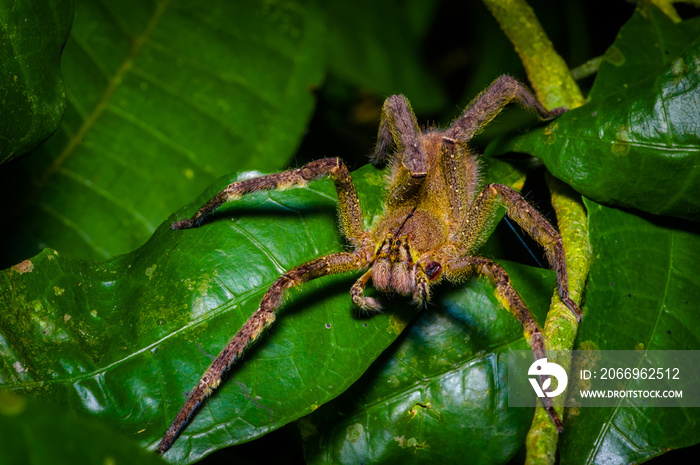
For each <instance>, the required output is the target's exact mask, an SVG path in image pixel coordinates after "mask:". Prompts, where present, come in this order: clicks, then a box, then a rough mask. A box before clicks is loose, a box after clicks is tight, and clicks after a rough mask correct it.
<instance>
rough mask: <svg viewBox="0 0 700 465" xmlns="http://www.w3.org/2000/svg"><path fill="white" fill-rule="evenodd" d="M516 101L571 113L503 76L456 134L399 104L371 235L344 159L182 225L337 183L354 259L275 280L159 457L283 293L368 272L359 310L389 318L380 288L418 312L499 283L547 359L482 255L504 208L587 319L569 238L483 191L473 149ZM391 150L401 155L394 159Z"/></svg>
mask: <svg viewBox="0 0 700 465" xmlns="http://www.w3.org/2000/svg"><path fill="white" fill-rule="evenodd" d="M511 101H515V102H516V103H518V104H520V105H521V106H523V107H525V108H526V109H528V110H531V111H533V112H535V113H536V114H537V115H538V116H539V117H540V118H541V119H552V118H555V117H557V116H559V115H560V114H562V113H563V112H564V111H566V109H565V108H557V109H554V110H552V111H548V110H546V109H545V108H544V107H543V106H542V105H541V104H540V103H539V101H538V100H537V98H536V97H535V96H534V95H533V93H532V92H531V91H530V90H529V89H528V88H527V87H525V86H524V85H523V84H521V83H520V82H518V81H517V80H515V79H514V78H512V77H510V76H505V75H504V76H501V77H499V78H498V79H496V80H495V81H494V82H493V83H492V84H491V85H490V86H489V87H488V88H487V89H486V90H485V91H483V92H482V93H481V94H479V95H478V96H477V97H476V98H475V99H474V100H472V102H471V103H470V104H469V105H468V106H467V108H466V109H465V110H464V112H463V113H462V115H461V116H460V117H459V118H457V119H456V120H455V121H454V122H453V123H452V125H451V126H450V127H449V128H448V129H446V130H444V131H441V130H425V131H421V129H420V128H419V127H418V123H417V121H416V118H415V116H414V114H413V110H412V109H411V106H410V104H409V103H408V100H406V98H405V97H404V96H402V95H393V96H391V97H389V98H388V99H387V100H386V101H385V103H384V106H383V108H382V116H381V122H380V125H379V134H378V141H377V145H376V149H375V153H374V156H373V162H375V163H381V162H384V161H387V162H388V163H389V165H390V166H389V172H390V179H389V182H388V188H387V197H386V204H385V211H384V214H383V216H382V218H381V219H380V220H379V221H378V222H377V224H376V225H375V226H374V227H373V228H372V229H370V230H363V226H362V211H361V209H360V203H359V200H358V197H357V193H356V192H355V186H354V185H353V182H352V179H351V178H350V173H349V172H348V169H347V168H346V167H345V164H344V163H343V162H342V161H341V160H340V159H339V158H324V159H321V160H317V161H313V162H311V163H308V164H306V165H304V166H302V167H301V168H297V169H293V170H289V171H285V172H282V173H277V174H270V175H266V176H261V177H258V178H254V179H248V180H244V181H238V182H234V183H232V184H230V185H229V186H227V187H226V188H225V189H224V190H222V191H221V192H219V193H218V194H217V195H216V196H215V197H214V198H212V199H211V200H210V201H209V202H207V203H206V204H205V205H204V206H203V207H201V208H200V209H199V210H198V211H197V212H196V213H195V214H194V216H192V217H191V218H189V219H184V220H180V221H177V222H175V223H173V224H172V226H171V227H172V229H176V230H177V229H187V228H192V227H196V226H199V225H200V224H202V222H203V221H204V219H205V218H206V217H207V216H208V215H209V214H211V213H212V212H213V211H214V210H216V209H217V208H218V207H219V206H220V205H221V204H223V203H224V202H229V201H232V200H236V199H238V198H240V197H241V196H243V195H245V194H248V193H251V192H255V191H260V190H270V189H286V188H292V187H303V186H305V185H307V184H308V183H309V182H310V181H313V180H316V179H319V178H322V177H324V176H327V175H330V177H331V179H332V180H333V182H334V183H335V188H336V190H337V193H338V210H339V217H340V219H339V221H340V229H341V232H342V233H343V235H344V236H345V237H346V238H347V240H348V242H349V244H350V246H351V249H352V250H351V251H349V252H340V253H334V254H330V255H327V256H325V257H320V258H316V259H314V260H311V261H309V262H307V263H304V264H303V265H299V266H297V267H296V268H293V269H291V270H290V271H288V272H286V273H284V274H283V275H282V276H280V277H279V278H277V280H276V281H275V282H274V283H273V284H272V286H271V287H270V288H269V289H268V291H267V292H266V293H265V295H264V297H263V299H262V302H261V303H260V307H259V308H258V309H257V310H256V311H255V313H253V315H252V316H251V317H250V318H249V319H248V320H247V321H246V322H245V323H244V325H243V327H242V328H241V329H240V330H239V331H238V332H237V333H236V334H235V335H234V336H233V338H232V339H231V341H230V342H229V343H228V345H227V346H226V347H225V348H224V349H223V351H222V352H221V353H220V354H219V355H218V357H217V358H216V359H215V360H214V361H213V362H212V364H211V366H210V367H209V368H208V369H207V371H206V372H205V373H204V375H203V376H202V378H201V380H200V381H199V383H198V384H197V387H196V388H195V389H194V391H193V392H192V393H191V394H190V395H189V398H188V399H187V401H186V402H185V405H184V406H183V407H182V409H181V410H180V412H179V413H178V414H177V416H176V417H175V420H174V421H173V422H172V424H171V426H170V428H169V429H168V431H167V432H166V433H165V435H164V436H163V438H162V440H161V442H160V444H159V445H158V451H159V452H160V453H161V454H162V453H164V452H165V451H167V450H168V449H169V448H170V446H171V445H172V444H173V442H174V441H175V440H176V439H177V437H178V436H179V434H180V432H181V431H182V430H183V429H184V428H185V426H186V425H187V423H188V422H189V421H190V419H191V418H192V416H193V415H194V413H195V411H196V410H197V408H198V407H199V405H200V404H201V403H202V402H203V401H204V399H206V398H207V397H208V396H209V395H211V393H212V392H213V390H214V389H216V388H217V387H218V386H219V384H220V383H221V380H222V377H223V375H224V374H225V373H226V371H227V370H228V369H229V368H230V367H231V366H232V365H233V364H234V363H235V362H236V360H238V358H240V357H241V355H242V354H243V351H244V350H245V349H246V348H247V347H248V346H249V345H250V344H251V343H252V342H253V341H255V340H256V339H257V338H258V337H259V336H260V334H261V333H262V332H263V330H265V329H266V328H267V327H269V326H270V325H271V324H272V323H273V322H274V321H275V318H276V314H277V311H278V310H279V308H280V306H281V304H282V298H283V294H284V292H285V291H286V290H287V289H289V288H291V287H294V286H300V285H302V284H304V283H306V282H308V281H310V280H312V279H316V278H319V277H321V276H328V275H332V274H337V273H345V272H357V271H364V273H363V274H362V276H361V277H360V278H359V279H358V280H357V281H356V282H355V284H354V285H353V286H352V288H351V289H350V295H351V298H352V301H353V303H354V304H355V305H356V306H357V307H359V308H360V309H362V310H363V311H365V312H370V313H371V312H378V311H380V309H381V304H380V302H379V301H378V300H377V299H374V298H372V297H368V296H365V295H364V289H365V287H366V286H367V284H368V283H369V281H370V280H371V281H372V283H373V285H374V287H375V288H376V289H378V290H379V291H382V292H393V293H397V294H401V295H404V296H410V297H411V298H412V300H413V301H414V302H415V303H416V304H419V305H421V306H425V305H426V304H427V302H428V301H429V299H430V288H431V286H433V285H434V284H437V283H438V282H440V281H441V280H442V279H443V278H444V279H447V280H449V281H453V282H459V281H462V280H465V279H467V278H471V277H474V276H477V275H483V276H485V277H487V278H489V279H491V281H493V283H494V284H495V286H496V292H497V293H498V296H499V298H500V299H499V300H501V301H503V302H504V303H505V304H506V307H507V309H508V310H509V311H510V312H511V313H512V314H513V315H514V316H515V317H516V318H517V319H518V320H519V321H520V323H521V324H522V326H523V329H524V333H525V337H526V339H527V341H528V342H529V344H530V346H531V347H532V349H533V352H534V357H535V359H536V360H538V359H541V358H544V357H545V348H544V340H543V336H542V331H541V330H540V327H539V325H538V324H537V321H536V320H535V318H534V317H533V316H532V314H531V313H530V311H529V310H528V309H527V307H526V306H525V304H524V302H523V301H522V299H521V298H520V297H519V296H518V294H517V292H516V291H515V289H514V288H513V286H512V285H511V283H510V278H509V277H508V275H507V273H506V271H505V270H504V269H503V268H502V267H501V266H500V265H498V264H497V263H495V262H493V261H492V260H489V259H487V258H482V257H478V256H474V255H473V254H474V252H475V251H476V250H477V249H478V248H479V246H480V245H481V244H482V243H483V242H484V241H485V240H486V237H485V236H486V231H487V229H488V226H489V224H490V223H491V222H492V219H493V217H494V216H495V214H496V211H497V208H496V207H497V206H498V205H499V204H501V205H504V206H505V207H506V212H507V214H508V216H509V217H510V218H512V219H513V220H515V221H516V222H517V223H518V224H519V225H520V226H522V227H523V229H524V230H526V231H527V232H528V233H529V234H530V235H531V236H532V237H533V238H534V239H535V240H536V241H537V242H538V243H540V244H541V245H542V246H543V248H544V249H545V252H546V256H547V259H548V261H549V263H550V265H551V267H552V268H553V269H554V270H555V271H556V273H557V283H558V291H559V296H560V298H561V300H562V301H563V303H564V304H565V305H566V306H567V307H568V308H569V309H570V310H571V312H573V314H574V315H575V317H576V319H577V320H579V321H580V319H581V310H580V309H579V307H578V306H577V305H576V303H575V302H574V301H573V300H571V298H570V297H569V290H568V286H567V275H566V264H565V257H564V248H563V246H562V241H561V237H560V235H559V233H558V232H557V230H556V229H554V227H552V225H551V224H550V223H549V222H548V221H547V220H546V219H545V218H544V217H543V216H542V215H541V214H540V213H539V212H537V210H535V208H533V207H532V206H531V205H530V204H529V203H528V202H527V201H526V200H525V199H524V198H523V197H521V196H520V194H518V193H517V192H516V191H514V190H513V189H511V188H509V187H507V186H504V185H501V184H488V185H486V186H485V187H483V188H480V187H481V186H482V183H481V176H480V174H479V161H478V158H477V156H476V155H475V154H474V153H472V152H471V151H470V150H469V148H468V147H467V142H468V141H469V140H470V139H471V138H472V137H473V136H474V135H475V134H476V133H478V132H479V131H480V130H481V129H482V128H483V127H484V126H485V125H486V124H488V123H489V122H490V121H491V120H492V119H493V118H494V117H495V116H496V115H497V114H498V113H500V111H501V110H502V109H503V108H504V107H505V106H506V105H507V104H508V103H509V102H511ZM392 144H393V145H394V146H395V150H394V151H390V149H391V148H392ZM543 381H544V380H543V379H541V380H540V383H542V382H543ZM544 402H545V408H546V409H547V411H548V413H549V416H550V418H551V419H552V421H553V422H554V424H555V426H556V427H557V429H558V430H559V431H561V430H562V422H561V419H560V418H559V415H558V414H557V412H556V411H555V410H554V407H553V405H552V400H551V399H550V398H548V397H545V398H544Z"/></svg>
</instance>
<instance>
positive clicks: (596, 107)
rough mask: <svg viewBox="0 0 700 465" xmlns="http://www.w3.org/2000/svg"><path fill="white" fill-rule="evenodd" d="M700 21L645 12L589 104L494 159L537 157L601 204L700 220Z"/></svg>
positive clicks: (609, 55) (612, 53)
mask: <svg viewBox="0 0 700 465" xmlns="http://www.w3.org/2000/svg"><path fill="white" fill-rule="evenodd" d="M699 37H700V18H695V19H691V20H688V21H685V22H683V23H681V24H674V23H672V22H671V21H670V20H669V19H668V18H667V17H665V16H664V15H663V14H662V13H660V12H659V11H658V10H656V9H650V10H648V11H647V10H643V11H642V10H640V11H637V12H636V13H635V15H634V16H633V17H632V19H630V21H629V22H628V23H627V24H626V25H625V26H624V27H623V28H622V29H621V31H620V33H619V35H618V38H617V40H616V41H615V43H614V44H613V45H612V47H610V49H608V51H607V52H606V54H605V61H604V62H603V64H602V65H601V67H600V71H599V73H598V76H597V77H596V81H595V85H594V87H593V89H592V91H591V94H590V102H589V103H587V104H586V105H584V106H583V107H580V108H577V109H575V110H572V111H570V112H568V113H566V114H564V115H563V116H562V117H560V118H558V119H557V120H556V121H555V122H554V123H552V124H550V125H549V126H547V127H546V128H543V129H540V130H538V131H533V132H531V133H528V134H526V135H523V136H516V137H512V138H509V139H506V140H503V141H501V143H499V144H497V145H494V146H492V147H490V148H489V150H490V152H491V153H502V152H508V151H524V152H525V153H537V156H538V157H541V158H542V159H543V160H544V162H545V164H546V165H547V167H548V168H549V170H550V171H551V172H552V173H553V174H554V175H555V176H557V177H558V178H559V179H561V180H563V181H564V182H566V183H568V184H570V185H571V186H572V187H574V188H575V189H576V190H577V191H579V192H581V193H582V194H584V195H586V196H587V197H590V198H592V199H594V200H596V201H598V202H602V203H606V204H611V205H618V206H623V207H633V208H636V209H640V210H644V211H647V212H651V213H656V214H664V215H672V216H678V217H682V218H689V219H695V220H698V219H700V174H699V173H700V171H698V170H697V169H696V167H697V165H698V164H699V163H700V161H699V160H700V150H698V147H699V146H700V129H699V128H700V38H699Z"/></svg>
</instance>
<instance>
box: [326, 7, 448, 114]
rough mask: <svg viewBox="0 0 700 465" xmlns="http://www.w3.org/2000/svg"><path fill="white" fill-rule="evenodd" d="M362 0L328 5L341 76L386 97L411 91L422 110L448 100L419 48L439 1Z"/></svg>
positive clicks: (331, 62) (332, 60)
mask: <svg viewBox="0 0 700 465" xmlns="http://www.w3.org/2000/svg"><path fill="white" fill-rule="evenodd" d="M410 6H411V8H409V9H408V10H407V9H406V8H405V6H404V5H402V6H399V5H398V2H396V1H381V2H377V1H373V0H360V1H355V2H352V3H350V2H330V3H329V4H328V21H329V25H328V30H329V43H328V66H329V70H330V71H331V72H332V73H333V74H334V75H336V76H337V77H338V78H340V79H341V80H343V81H345V82H349V83H351V84H353V85H354V86H358V87H360V88H362V89H370V90H372V91H374V92H376V93H378V94H380V95H382V96H384V97H386V96H389V95H391V94H397V93H401V94H405V95H407V96H409V98H410V100H411V104H412V105H413V107H414V108H416V109H417V110H418V111H420V112H422V113H430V112H435V111H438V110H440V109H442V108H443V107H444V106H445V104H446V100H447V98H446V95H445V92H444V90H443V89H442V88H441V87H440V85H439V83H438V80H437V78H436V77H435V76H434V75H433V74H432V73H431V72H430V68H429V67H427V66H425V65H424V64H423V63H422V62H421V61H420V59H419V56H420V55H419V54H418V53H416V51H417V50H419V49H420V47H421V45H420V40H419V39H420V38H421V37H420V35H421V34H423V33H424V31H425V29H426V27H425V26H426V24H429V23H430V20H431V19H432V17H433V14H434V11H435V10H436V8H437V3H436V2H422V3H420V4H419V3H415V4H412V5H410Z"/></svg>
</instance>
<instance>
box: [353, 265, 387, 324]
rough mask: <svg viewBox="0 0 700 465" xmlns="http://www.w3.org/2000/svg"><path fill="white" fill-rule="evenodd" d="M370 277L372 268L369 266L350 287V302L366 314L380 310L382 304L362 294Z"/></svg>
mask: <svg viewBox="0 0 700 465" xmlns="http://www.w3.org/2000/svg"><path fill="white" fill-rule="evenodd" d="M371 277H372V269H371V268H370V269H369V270H367V272H366V273H365V274H363V275H362V276H361V277H360V279H358V280H357V281H355V284H353V285H352V288H350V297H351V298H352V303H354V304H355V306H356V307H357V308H359V309H360V310H361V311H363V312H364V313H365V314H367V315H373V314H375V313H380V312H381V311H382V304H380V303H379V301H378V300H377V299H375V298H373V297H367V296H365V295H363V293H364V291H365V287H366V286H367V282H369V279H370V278H371Z"/></svg>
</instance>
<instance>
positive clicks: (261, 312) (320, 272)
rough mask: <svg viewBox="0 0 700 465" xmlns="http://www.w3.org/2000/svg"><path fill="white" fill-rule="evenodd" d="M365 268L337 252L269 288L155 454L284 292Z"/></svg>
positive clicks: (267, 321)
mask: <svg viewBox="0 0 700 465" xmlns="http://www.w3.org/2000/svg"><path fill="white" fill-rule="evenodd" d="M365 266H366V263H365V262H364V260H363V259H362V258H361V257H360V256H359V255H357V254H354V253H348V252H341V253H336V254H331V255H327V256H325V257H321V258H317V259H315V260H311V261H310V262H307V263H305V264H303V265H300V266H297V267H296V268H293V269H292V270H290V271H288V272H286V273H285V274H283V275H282V276H280V277H279V278H277V280H276V281H275V282H274V283H273V284H272V286H270V289H268V291H267V292H266V293H265V296H264V297H263V299H262V302H261V303H260V308H258V309H257V310H256V311H255V313H253V315H252V316H251V317H250V318H248V320H247V321H246V322H245V323H244V324H243V326H242V327H241V329H240V330H238V332H237V333H236V335H235V336H233V338H232V339H231V341H230V342H229V343H228V344H227V345H226V347H225V348H224V350H222V351H221V353H220V354H219V355H218V357H216V359H215V360H214V361H213V362H212V364H211V366H209V368H208V369H207V371H206V372H205V373H204V375H202V378H201V379H200V380H199V383H198V384H197V387H196V388H195V389H194V391H193V392H192V393H191V394H190V396H189V397H188V399H187V401H186V402H185V405H184V406H183V407H182V409H181V410H180V411H179V412H178V414H177V416H176V417H175V420H173V422H172V424H171V425H170V428H168V431H167V432H166V433H165V435H164V436H163V439H161V441H160V444H159V445H158V452H159V453H161V454H163V453H165V452H166V451H167V450H168V449H170V446H172V444H173V442H174V441H175V439H177V437H178V436H179V435H180V432H181V431H182V430H183V428H184V427H185V426H186V425H187V424H188V423H189V421H190V420H191V419H192V417H193V415H194V414H195V412H196V411H197V408H198V407H199V406H200V405H201V403H202V402H203V401H204V399H206V398H207V397H209V396H210V395H211V394H212V392H213V391H214V389H216V388H217V387H218V386H219V384H221V379H222V377H223V375H224V373H226V371H228V369H229V368H231V366H232V365H233V364H234V363H235V362H236V360H238V359H239V358H240V357H241V355H243V352H244V351H245V349H246V348H247V347H248V346H249V345H250V344H251V343H252V342H254V341H255V340H256V339H257V338H258V337H259V336H260V334H261V333H262V332H263V331H264V330H265V329H266V328H268V327H269V326H270V325H271V324H272V323H273V322H274V321H275V318H276V313H277V310H278V309H279V308H280V306H281V305H282V297H283V296H284V291H286V290H287V289H289V288H291V287H295V286H300V285H302V284H304V283H306V282H308V281H311V280H312V279H316V278H320V277H322V276H328V275H332V274H338V273H344V272H348V271H356V270H359V269H362V268H363V267H365Z"/></svg>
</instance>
